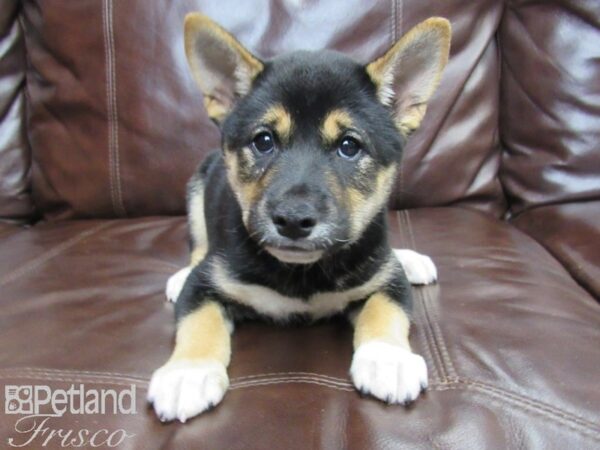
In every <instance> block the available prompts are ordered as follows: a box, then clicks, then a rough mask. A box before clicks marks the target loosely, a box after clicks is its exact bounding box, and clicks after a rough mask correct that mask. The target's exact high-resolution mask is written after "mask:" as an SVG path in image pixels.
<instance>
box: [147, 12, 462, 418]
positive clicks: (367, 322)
mask: <svg viewBox="0 0 600 450" xmlns="http://www.w3.org/2000/svg"><path fill="white" fill-rule="evenodd" d="M449 45H450V25H449V23H448V21H447V20H445V19H441V18H432V19H429V20H426V21H425V22H423V23H421V24H419V25H418V26H416V27H415V28H413V29H412V30H411V31H410V32H409V33H408V34H406V35H405V36H404V37H403V38H402V39H400V40H399V41H398V42H397V43H396V44H395V45H394V46H392V47H391V48H390V50H389V51H388V52H387V53H385V54H384V55H383V56H381V57H380V58H378V59H376V60H375V61H373V62H371V63H370V64H367V65H366V66H364V65H361V64H358V63H356V62H355V61H353V60H352V59H350V58H348V57H347V56H344V55H342V54H340V53H336V52H332V51H319V52H309V51H301V52H295V53H291V54H288V55H284V56H280V57H277V58H275V59H273V60H270V61H261V60H259V59H258V58H257V57H255V56H253V55H252V54H251V53H249V52H248V51H247V50H246V49H244V48H243V47H242V45H241V44H240V43H239V42H238V41H237V40H236V39H235V38H233V37H232V36H231V35H230V34H228V33H227V32H226V31H224V30H223V29H222V28H221V27H219V26H218V25H216V24H215V23H213V22H212V21H211V20H209V19H208V18H206V17H205V16H202V15H200V14H190V15H188V16H187V17H186V21H185V46H186V53H187V57H188V61H189V64H190V67H191V70H192V73H193V75H194V77H195V79H196V81H197V83H198V85H199V86H200V89H201V90H202V92H203V94H204V104H205V107H206V109H207V111H208V114H209V116H210V117H211V118H212V119H213V120H215V121H216V122H218V123H219V124H220V126H221V130H222V145H223V150H222V151H221V152H217V153H213V154H211V155H210V156H208V158H206V160H205V161H204V162H203V164H202V165H201V166H200V168H199V169H198V172H197V173H196V175H195V176H194V177H193V178H192V180H191V181H190V183H189V189H188V214H189V227H190V232H191V233H190V234H191V238H192V258H191V264H190V267H189V268H187V269H184V270H183V271H180V272H179V273H178V274H176V275H175V276H174V277H172V279H171V280H170V281H169V285H170V286H169V288H168V290H169V291H170V292H168V295H169V296H170V297H172V298H173V299H175V298H176V299H177V302H176V319H177V337H176V344H175V349H174V351H173V354H172V356H171V358H170V359H169V361H168V362H167V363H166V364H165V365H164V366H163V367H161V368H160V369H158V370H157V371H156V372H155V373H154V375H153V377H152V380H151V383H150V387H149V393H148V398H149V400H150V401H151V402H152V403H153V405H154V409H155V411H156V413H157V414H158V416H159V417H160V418H161V419H162V420H174V419H179V420H180V421H182V422H183V421H185V420H186V419H188V418H190V417H192V416H195V415H197V414H199V413H201V412H203V411H205V410H207V409H208V408H210V407H211V406H213V405H216V404H217V403H219V402H220V401H221V399H222V398H223V395H224V394H225V391H226V390H227V387H228V384H229V380H228V376H227V366H228V364H229V360H230V356H231V355H230V333H231V332H232V329H233V325H232V324H233V323H234V322H235V321H237V320H242V319H246V318H259V319H263V318H264V319H269V320H271V321H275V322H280V323H288V322H290V321H297V320H303V321H313V320H317V319H321V318H325V317H329V316H332V315H334V314H347V315H348V316H349V318H350V319H351V322H352V323H353V324H354V327H355V332H354V349H355V352H354V356H353V359H352V363H351V366H350V374H351V377H352V380H353V382H354V384H355V385H356V388H357V389H358V390H359V391H361V392H363V393H368V394H371V395H373V396H374V397H377V398H378V399H381V400H384V401H387V402H390V403H406V402H410V401H413V400H414V399H415V398H416V397H417V396H418V395H419V393H420V392H421V390H422V389H424V388H425V387H426V386H427V368H426V366H425V361H424V360H423V358H421V357H420V356H419V355H416V354H414V353H412V352H411V349H410V345H409V341H408V334H409V316H408V314H409V311H410V306H411V297H410V286H409V284H408V280H407V276H406V274H407V272H408V271H411V272H412V277H411V278H412V281H415V282H430V281H432V280H433V278H434V277H435V268H434V267H433V265H432V264H431V262H430V260H429V259H428V258H426V257H422V256H420V255H418V254H415V253H414V252H410V251H404V252H403V251H400V252H397V253H394V251H393V250H392V249H391V248H390V246H389V244H388V240H387V224H386V213H385V209H386V203H387V200H388V196H389V194H390V191H391V189H392V185H393V182H394V179H395V177H396V172H397V167H398V162H399V160H400V156H401V154H402V148H403V145H404V141H405V138H406V137H407V136H408V135H409V134H410V133H411V132H412V131H413V130H415V129H416V128H417V127H418V126H419V124H420V122H421V120H422V119H423V116H424V114H425V110H426V105H427V101H428V100H429V98H430V97H431V95H432V94H433V92H434V90H435V88H436V86H437V85H438V83H439V80H440V77H441V73H442V71H443V69H444V67H445V65H446V62H447V59H448V52H449ZM403 265H404V267H403ZM179 291H180V292H179Z"/></svg>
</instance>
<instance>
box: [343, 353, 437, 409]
mask: <svg viewBox="0 0 600 450" xmlns="http://www.w3.org/2000/svg"><path fill="white" fill-rule="evenodd" d="M350 375H351V377H352V381H353V382H354V386H356V389H358V390H359V391H360V392H362V393H364V394H370V395H372V396H374V397H377V398H378V399H380V400H383V401H385V402H388V403H402V404H405V405H406V404H408V403H410V402H412V401H414V400H415V399H416V398H417V397H418V396H419V394H420V393H421V391H422V390H424V389H426V388H427V366H426V365H425V360H424V359H423V358H422V357H421V356H419V355H417V354H415V353H411V352H410V351H409V350H406V349H403V348H401V347H398V346H396V345H392V344H388V343H387V342H379V341H371V342H367V343H365V344H362V345H360V346H359V347H358V348H357V349H356V351H355V352H354V356H353V358H352V366H351V367H350Z"/></svg>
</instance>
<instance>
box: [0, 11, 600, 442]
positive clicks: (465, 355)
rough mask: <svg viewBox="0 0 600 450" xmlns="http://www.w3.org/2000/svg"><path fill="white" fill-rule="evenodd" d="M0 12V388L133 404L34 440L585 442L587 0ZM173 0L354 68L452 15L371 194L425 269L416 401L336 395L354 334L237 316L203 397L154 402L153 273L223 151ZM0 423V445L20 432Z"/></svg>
mask: <svg viewBox="0 0 600 450" xmlns="http://www.w3.org/2000/svg"><path fill="white" fill-rule="evenodd" d="M2 1H3V3H2V7H1V8H0V36H1V41H0V58H1V59H0V110H1V119H0V216H1V218H2V221H3V222H2V224H1V225H0V339H1V340H0V342H1V344H2V346H1V349H2V350H1V352H0V361H1V364H0V378H1V379H2V383H3V385H5V386H6V385H33V386H37V385H47V386H50V387H51V388H52V389H60V388H65V389H66V388H69V387H70V386H71V385H75V386H79V385H80V384H84V385H85V387H86V388H88V389H103V388H112V389H126V388H130V387H131V386H132V385H133V386H135V389H136V410H137V413H136V414H103V415H101V414H96V415H94V414H85V415H77V414H70V413H67V414H65V415H64V416H62V417H52V418H49V420H48V421H47V422H46V423H45V425H44V426H45V427H47V430H46V434H44V435H40V436H35V439H34V440H33V441H32V442H31V443H29V444H27V446H29V448H42V447H43V445H42V444H44V442H45V441H44V439H46V438H47V437H48V436H50V438H49V440H48V441H47V442H45V443H46V445H45V447H44V448H60V447H61V445H62V444H64V442H62V441H61V440H60V439H59V438H60V437H61V436H64V435H65V434H66V432H67V431H68V430H74V431H73V433H75V434H76V433H77V432H78V431H81V430H82V429H86V430H88V431H89V432H90V433H93V432H101V433H100V434H99V435H98V436H96V438H97V440H96V441H95V443H96V444H99V443H103V442H104V441H105V440H106V439H104V441H103V438H107V436H108V435H107V433H114V432H115V431H118V430H120V429H122V430H125V432H126V433H127V436H126V437H124V438H123V440H122V443H121V445H120V447H121V448H138V449H154V448H206V449H236V448H240V449H242V448H243V449H248V448H285V449H290V448H298V449H300V448H301V449H305V448H334V449H335V448H349V449H375V448H386V449H389V448H428V449H429V448H444V449H445V448H460V449H463V448H474V449H483V448H502V449H504V448H540V449H550V448H556V449H564V448H571V449H588V448H598V447H599V446H600V384H599V379H600V378H599V375H600V306H599V304H598V300H599V298H600V231H599V229H600V225H599V224H600V10H599V9H598V4H597V2H596V1H593V0H588V1H585V0H581V1H576V0H549V1H544V2H539V1H519V0H512V1H504V2H502V1H492V0H481V1H477V2H465V1H460V0H447V1H443V2H441V1H438V2H434V1H429V0H426V1H411V2H409V1H402V0H393V1H369V2H367V1H362V0H346V1H343V2H342V1H333V0H327V1H313V0H287V1H284V0H278V1H266V0H263V1H259V0H255V1H244V2H241V1H239V2H236V1H233V0H220V1H214V0H211V1H208V0H207V1H192V0H177V1H167V0H120V1H115V0H102V1H101V0H77V1H67V0H65V1H58V0H53V1H41V0H40V1H32V0H26V1H25V0H24V1H18V0H2ZM192 10H201V11H203V12H205V13H206V14H208V15H209V16H211V17H213V18H214V19H215V20H217V21H219V22H220V23H222V24H223V25H224V26H225V27H227V28H228V29H229V30H231V31H232V32H233V33H234V34H235V35H236V36H238V37H239V39H240V40H241V41H242V42H243V43H244V44H245V45H247V46H248V47H249V48H250V49H252V50H253V51H254V52H256V53H257V54H258V55H260V56H262V57H265V58H268V57H270V56H272V55H274V54H277V53H280V52H283V51H289V50H293V49H298V48H323V47H328V48H334V49H337V50H340V51H343V52H347V53H349V54H351V55H353V56H354V57H356V58H357V59H358V60H360V61H367V60H369V59H371V58H373V57H374V56H376V55H378V54H380V53H381V52H383V51H384V50H385V49H386V47H388V46H389V45H390V44H391V43H392V42H393V41H394V40H396V39H397V38H398V37H399V36H401V35H402V34H403V33H404V32H405V31H407V30H408V29H409V28H410V27H411V26H412V25H414V24H416V23H417V22H419V21H421V20H423V19H425V18H427V17H429V16H432V15H441V16H445V17H448V18H449V19H450V20H451V22H452V25H453V30H454V35H453V39H452V51H451V60H450V63H449V65H448V68H447V69H446V72H445V75H444V78H443V81H442V84H441V86H440V88H439V90H438V92H437V93H436V95H435V98H434V99H433V101H432V104H431V106H430V108H429V110H428V114H427V116H426V119H425V123H424V124H423V126H422V128H421V130H420V131H418V132H417V134H415V135H414V136H413V137H412V138H411V140H410V143H409V145H408V147H407V149H406V152H405V158H404V161H403V164H402V170H401V176H400V177H399V179H398V182H397V184H396V189H395V193H394V195H393V199H392V202H391V205H390V222H391V228H392V229H391V239H392V241H393V243H394V245H395V246H398V247H404V248H412V249H416V250H418V251H419V252H423V253H426V254H428V255H430V256H432V258H433V259H434V261H435V262H436V263H437V266H438V270H439V275H440V280H439V284H438V285H435V286H429V287H422V288H415V289H414V294H415V299H416V302H415V303H416V310H415V320H416V324H415V326H414V329H413V332H412V336H411V339H412V343H413V346H414V348H415V349H416V351H417V352H419V353H420V354H422V355H423V356H424V357H425V359H426V361H427V363H428V366H429V372H430V388H429V390H428V392H427V393H426V394H425V396H424V397H423V398H421V399H419V400H418V401H417V402H416V403H415V404H414V405H413V406H411V407H409V408H404V407H402V406H385V405H383V404H381V403H379V402H377V401H375V400H372V399H369V398H361V397H360V395H358V394H357V393H356V392H355V391H354V389H353V388H352V385H351V384H350V381H349V378H348V368H349V364H350V357H351V336H350V331H349V328H348V327H347V326H346V325H345V324H344V323H342V322H337V321H333V322H331V323H323V324H318V325H315V326H312V327H308V328H293V329H280V328H275V327H272V326H268V325H262V324H254V323H249V324H244V325H240V326H239V327H238V330H237V332H236V334H235V335H234V338H233V355H234V357H233V361H232V364H231V371H230V375H231V390H230V392H229V393H228V394H227V395H226V397H225V399H224V401H223V403H222V404H221V405H220V406H218V407H217V408H216V409H214V410H212V411H211V412H209V413H207V414H204V415H203V416H201V417H199V418H196V419H194V420H192V421H190V422H188V423H187V424H185V425H181V424H168V425H164V424H161V423H160V422H159V421H158V420H157V419H156V418H155V417H154V415H153V413H152V411H151V410H150V409H148V408H147V406H146V404H145V400H144V398H145V394H146V388H147V383H148V379H149V376H150V374H151V373H152V371H153V370H154V369H156V368H157V367H159V366H160V365H161V364H162V363H163V362H164V361H165V360H166V358H167V357H168V355H169V352H170V349H171V346H172V340H173V334H174V324H173V313H172V305H170V304H167V303H166V302H165V298H164V286H165V282H166V280H167V278H168V277H169V276H170V275H171V274H172V273H173V272H175V271H176V270H177V269H178V268H180V267H182V266H183V265H184V264H185V263H186V260H187V244H186V226H185V219H184V217H183V214H184V208H185V206H184V185H185V182H186V180H187V178H188V177H189V176H190V174H191V173H192V170H193V168H194V166H195V165H196V164H197V163H198V162H199V161H200V160H201V159H202V157H203V155H204V154H206V152H207V151H208V150H209V149H211V148H213V147H216V146H218V144H219V133H218V130H217V129H216V128H215V127H214V126H213V125H212V124H211V123H210V122H209V120H208V119H207V117H206V114H205V112H204V111H203V107H202V101H201V96H200V94H199V92H198V90H197V89H196V87H195V85H194V82H193V80H192V79H191V77H190V75H189V73H188V70H187V66H186V61H185V58H184V53H183V45H182V20H183V17H184V15H185V14H186V13H187V12H189V11H192ZM6 396H7V392H5V399H6ZM0 417H1V420H0V435H1V436H0V437H1V439H2V446H3V447H4V446H9V444H11V443H12V445H16V444H23V443H24V442H26V441H27V439H29V438H30V437H31V434H32V433H33V432H34V431H30V432H26V428H28V427H32V426H33V425H31V423H29V424H28V425H26V424H25V423H24V422H21V426H20V428H19V425H17V424H16V422H17V420H18V419H19V418H22V417H23V416H22V415H16V414H12V413H10V412H8V411H4V410H0ZM40 421H41V419H40V420H38V423H39V422H40ZM17 428H18V429H17ZM57 429H61V430H63V433H62V435H61V434H56V433H55V434H54V435H51V430H57ZM102 430H106V433H104V432H103V431H102ZM102 433H104V434H102ZM57 436H58V437H57ZM72 436H74V435H72ZM88 437H89V436H88ZM119 437H120V436H119V435H115V436H113V438H114V440H113V441H111V442H108V444H111V443H112V444H114V443H115V442H117V441H118V440H119V439H117V438H119ZM11 438H12V439H13V440H12V441H10V439H11ZM74 442H75V443H77V442H76V441H71V444H70V445H73V443H74ZM66 443H67V444H69V441H66ZM88 445H91V444H89V443H88Z"/></svg>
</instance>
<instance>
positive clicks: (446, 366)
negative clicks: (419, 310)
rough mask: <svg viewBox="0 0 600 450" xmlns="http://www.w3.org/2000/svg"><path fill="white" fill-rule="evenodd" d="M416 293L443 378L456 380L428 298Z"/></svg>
mask: <svg viewBox="0 0 600 450" xmlns="http://www.w3.org/2000/svg"><path fill="white" fill-rule="evenodd" d="M403 212H404V214H405V217H406V224H407V228H408V236H409V238H410V244H411V247H412V249H413V250H416V247H417V246H416V240H415V235H414V233H413V229H412V225H411V222H410V214H409V212H408V211H407V210H404V211H403ZM418 292H419V294H420V297H421V300H422V302H423V311H424V312H425V317H426V319H427V323H428V325H429V327H430V329H431V333H432V337H433V345H434V349H435V350H436V352H438V354H439V355H440V358H441V363H442V366H441V367H442V369H443V372H444V378H445V379H447V378H448V376H450V377H452V378H456V377H457V374H456V370H455V369H454V364H452V360H451V358H450V354H449V353H448V348H447V346H446V343H445V340H444V335H443V334H442V332H441V330H440V328H439V326H438V325H437V323H436V322H435V321H434V320H433V315H432V313H431V310H430V305H429V297H428V295H427V294H423V292H422V290H419V291H418ZM436 331H437V332H436Z"/></svg>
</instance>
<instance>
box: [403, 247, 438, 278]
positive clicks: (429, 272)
mask: <svg viewBox="0 0 600 450" xmlns="http://www.w3.org/2000/svg"><path fill="white" fill-rule="evenodd" d="M394 254H395V255H396V259H397V260H398V261H400V264H402V267H403V268H404V273H406V278H408V281H409V283H411V284H431V283H435V282H436V281H437V269H436V267H435V264H433V261H432V260H431V258H430V257H429V256H427V255H422V254H420V253H417V252H415V251H413V250H407V249H397V248H395V249H394Z"/></svg>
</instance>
